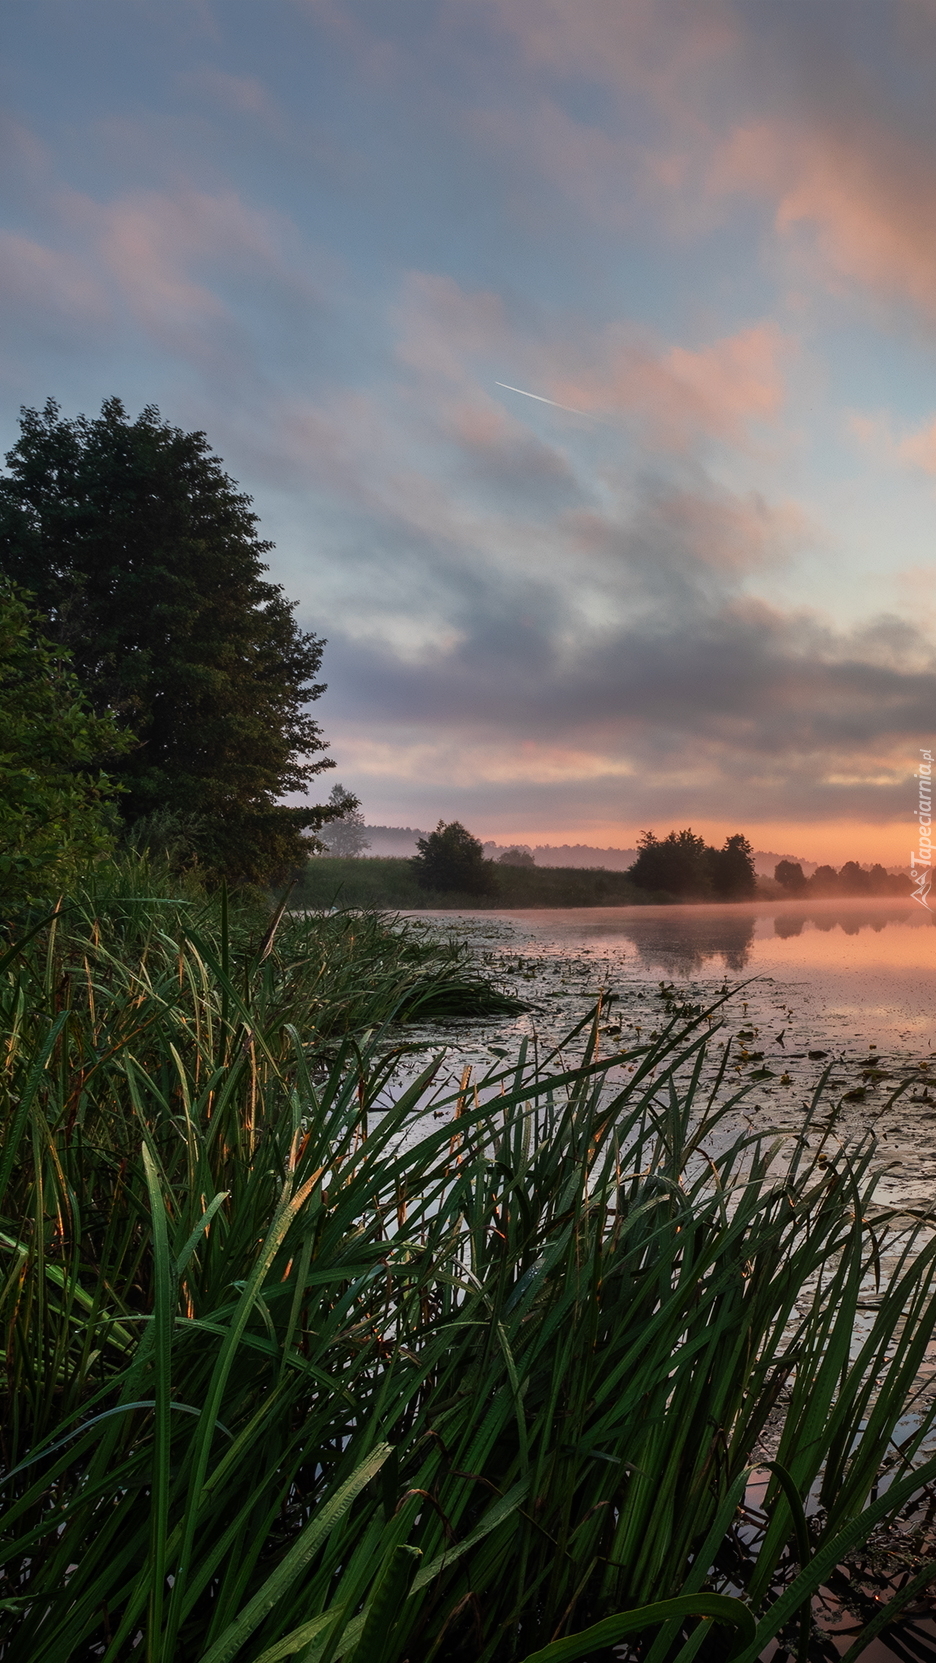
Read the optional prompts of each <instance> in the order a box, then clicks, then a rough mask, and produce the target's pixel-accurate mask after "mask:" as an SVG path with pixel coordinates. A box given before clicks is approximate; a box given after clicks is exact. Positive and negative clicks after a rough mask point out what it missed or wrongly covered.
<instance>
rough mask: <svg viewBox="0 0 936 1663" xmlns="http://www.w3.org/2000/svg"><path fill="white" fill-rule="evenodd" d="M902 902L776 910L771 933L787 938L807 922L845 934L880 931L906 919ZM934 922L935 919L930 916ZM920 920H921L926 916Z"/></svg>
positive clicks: (802, 928)
mask: <svg viewBox="0 0 936 1663" xmlns="http://www.w3.org/2000/svg"><path fill="white" fill-rule="evenodd" d="M907 921H908V920H907V908H906V906H895V907H884V906H878V907H876V908H875V909H874V911H873V912H869V911H868V910H867V908H858V907H854V906H851V907H850V906H847V905H841V906H833V907H831V908H830V907H828V906H826V907H809V906H804V907H797V908H796V909H795V910H792V909H791V910H790V911H789V912H783V913H779V914H778V915H777V917H776V918H775V919H774V921H773V924H774V935H778V936H779V937H780V939H781V941H787V940H789V938H790V937H791V936H794V935H802V933H803V930H804V929H805V928H806V926H807V925H811V926H812V928H813V929H815V930H835V929H840V930H844V931H845V934H846V935H858V934H860V932H861V931H862V930H874V931H875V932H876V933H880V931H881V930H883V929H885V928H886V926H887V925H888V924H906V923H907ZM930 921H931V922H934V923H936V919H931V920H930ZM922 922H923V923H924V924H925V923H926V919H925V918H924V919H923V920H922Z"/></svg>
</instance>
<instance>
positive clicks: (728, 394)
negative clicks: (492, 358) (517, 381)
mask: <svg viewBox="0 0 936 1663" xmlns="http://www.w3.org/2000/svg"><path fill="white" fill-rule="evenodd" d="M788 348H789V342H788V340H787V338H786V337H785V336H784V335H783V334H782V332H781V331H780V329H779V328H778V327H777V326H776V324H774V323H771V322H765V323H760V324H754V325H751V326H749V327H748V328H746V329H742V330H740V331H739V332H738V333H737V334H735V335H729V336H726V337H724V338H723V339H721V340H718V341H714V342H712V343H711V345H709V346H704V347H700V348H698V349H691V348H687V347H680V346H672V347H670V348H668V349H666V350H664V351H661V352H659V353H657V354H654V353H652V352H651V351H649V350H648V349H647V348H646V347H644V346H641V345H637V344H635V343H634V342H633V341H631V340H630V339H628V338H627V337H626V336H624V335H623V332H622V331H620V330H616V331H614V332H612V334H611V336H610V337H609V339H608V340H607V342H606V343H605V348H604V351H603V352H602V353H601V354H600V355H596V356H599V357H600V359H601V362H600V363H599V365H598V366H596V367H595V368H592V369H588V370H585V371H579V372H576V373H573V374H571V375H563V376H559V377H555V378H554V379H553V380H552V381H551V383H550V390H551V392H552V396H553V397H555V398H556V399H557V400H558V401H559V402H560V403H562V404H570V405H574V406H576V407H577V408H579V409H582V410H586V411H595V412H602V413H607V414H610V413H612V412H621V413H626V414H635V413H636V414H639V415H640V416H641V417H642V418H644V419H647V420H649V421H650V422H651V424H652V427H653V432H654V438H655V439H656V440H657V441H658V442H659V443H662V444H664V445H666V446H667V447H668V448H671V449H676V450H681V449H685V448H686V446H687V445H688V444H690V443H691V442H692V440H693V439H695V438H696V437H697V436H699V435H700V434H704V435H707V436H710V437H712V438H719V439H727V440H731V441H733V442H735V443H738V442H742V441H743V440H744V438H745V436H746V431H747V428H748V425H749V424H750V423H751V422H752V421H767V420H770V419H772V418H773V417H775V416H776V415H777V414H778V413H779V411H780V408H781V406H782V403H783V396H784V382H783V373H782V360H783V356H784V354H785V352H786V351H787V350H788Z"/></svg>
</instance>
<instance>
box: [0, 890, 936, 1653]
mask: <svg viewBox="0 0 936 1663" xmlns="http://www.w3.org/2000/svg"><path fill="white" fill-rule="evenodd" d="M130 887H132V886H128V887H126V888H125V891H124V892H123V893H116V894H115V893H110V895H109V896H108V895H97V896H95V895H94V894H90V895H86V896H85V897H84V898H83V899H82V898H78V899H77V900H76V901H75V902H74V903H73V904H72V905H71V906H70V907H69V908H68V909H67V910H64V911H63V912H62V913H61V914H60V915H59V916H58V917H57V918H56V919H54V920H52V921H51V922H50V923H48V924H46V925H45V926H43V927H41V928H39V929H38V930H37V932H36V933H35V935H34V936H33V938H32V939H31V940H28V941H25V942H23V943H22V944H16V945H13V946H11V947H10V949H9V950H8V952H7V953H6V954H5V955H4V956H3V958H2V959H0V977H2V1018H0V1020H2V1038H3V1044H4V1059H5V1069H4V1077H3V1090H4V1097H3V1103H2V1125H3V1142H2V1155H0V1251H2V1266H3V1279H2V1285H0V1322H2V1335H3V1357H2V1370H3V1373H2V1379H0V1390H2V1394H3V1402H2V1411H3V1412H2V1416H0V1420H2V1426H3V1431H2V1446H0V1448H2V1472H0V1484H2V1489H0V1568H2V1573H3V1580H2V1583H0V1617H2V1624H3V1627H2V1633H3V1642H2V1656H3V1657H4V1658H5V1659H8V1660H9V1663H26V1660H27V1659H28V1663H53V1660H54V1663H71V1660H79V1659H80V1660H82V1663H84V1660H85V1659H90V1658H92V1657H94V1658H103V1659H105V1663H117V1660H118V1659H121V1660H122V1659H124V1658H128V1657H132V1656H140V1657H145V1658H146V1659H147V1660H148V1663H170V1660H171V1663H196V1660H197V1663H226V1660H228V1659H242V1660H244V1663H276V1660H278V1659H281V1658H286V1657H296V1658H301V1659H304V1660H306V1663H313V1660H314V1663H332V1660H334V1659H338V1658H341V1659H346V1660H349V1663H352V1660H353V1663H364V1660H365V1659H366V1660H367V1663H404V1660H406V1659H408V1660H410V1663H416V1660H419V1663H424V1660H429V1659H433V1658H438V1659H445V1660H446V1663H455V1660H461V1659H465V1660H467V1659H471V1660H472V1663H506V1660H508V1659H524V1658H528V1656H529V1654H534V1655H535V1656H536V1657H538V1658H539V1657H541V1658H542V1660H543V1663H546V1660H547V1659H548V1660H550V1663H560V1659H569V1660H570V1659H573V1658H578V1657H580V1656H586V1655H590V1654H594V1653H595V1651H596V1649H597V1648H604V1649H605V1650H606V1649H607V1647H608V1646H609V1645H610V1644H611V1643H612V1642H613V1641H615V1640H617V1639H619V1638H621V1637H623V1636H624V1635H625V1634H626V1633H629V1632H633V1631H634V1630H635V1629H639V1628H646V1627H647V1625H648V1624H652V1625H655V1627H656V1630H657V1637H656V1640H655V1641H654V1642H653V1644H652V1646H651V1648H650V1652H649V1658H650V1659H651V1660H652V1663H658V1660H659V1659H662V1658H663V1657H664V1655H671V1654H672V1651H673V1649H674V1647H676V1646H678V1643H679V1636H680V1634H681V1633H682V1631H683V1627H684V1625H685V1623H686V1622H687V1620H688V1619H689V1618H690V1614H691V1613H695V1614H696V1615H698V1616H701V1617H702V1618H703V1619H707V1620H712V1619H716V1620H719V1619H720V1620H721V1621H722V1622H723V1623H724V1624H725V1625H726V1628H727V1631H728V1632H729V1633H730V1632H732V1631H733V1632H734V1634H735V1637H736V1639H735V1644H736V1649H737V1650H738V1651H739V1655H742V1656H743V1657H744V1658H745V1659H749V1660H751V1659H753V1658H754V1656H756V1655H757V1650H758V1649H759V1648H762V1647H763V1644H764V1643H765V1641H766V1639H767V1638H768V1637H769V1636H770V1635H772V1634H774V1633H776V1632H778V1631H780V1630H781V1629H783V1628H784V1626H785V1625H788V1624H789V1623H790V1622H791V1621H792V1620H794V1619H795V1620H799V1618H800V1615H801V1612H802V1610H803V1607H804V1601H808V1598H809V1595H810V1593H811V1592H812V1591H813V1589H814V1588H815V1587H818V1586H819V1585H820V1583H821V1582H822V1580H823V1577H824V1576H826V1575H828V1574H829V1572H830V1571H831V1569H832V1568H833V1567H834V1566H835V1565H836V1564H837V1563H838V1562H839V1560H840V1559H841V1558H842V1557H843V1555H844V1554H845V1552H847V1550H848V1548H849V1547H850V1546H853V1545H854V1544H856V1543H858V1542H859V1541H861V1540H863V1539H864V1537H865V1536H866V1535H867V1534H868V1533H869V1532H870V1531H871V1530H872V1529H873V1528H874V1526H875V1524H876V1523H878V1522H879V1521H880V1520H881V1519H883V1518H886V1517H888V1516H890V1514H892V1513H894V1512H896V1510H897V1509H899V1508H900V1507H901V1506H902V1505H904V1503H905V1502H906V1499H907V1497H908V1495H909V1494H910V1493H911V1492H912V1491H913V1489H914V1488H916V1487H919V1486H920V1485H921V1484H922V1483H924V1482H926V1481H928V1480H929V1479H930V1478H932V1477H936V1463H934V1462H933V1461H923V1460H921V1454H920V1452H921V1444H922V1441H923V1439H924V1436H925V1433H926V1430H927V1426H928V1416H927V1414H926V1413H921V1414H920V1416H919V1419H918V1424H917V1425H916V1427H915V1429H914V1431H913V1433H912V1435H911V1436H910V1437H909V1438H908V1439H906V1440H905V1441H904V1443H903V1444H902V1445H901V1447H900V1448H899V1449H898V1448H897V1447H895V1445H894V1442H893V1439H894V1435H895V1427H896V1425H897V1422H898V1420H899V1418H900V1416H901V1415H902V1414H903V1413H904V1412H905V1410H906V1407H907V1403H908V1401H909V1399H910V1398H911V1396H912V1394H913V1391H914V1390H915V1382H916V1381H917V1378H918V1375H919V1371H920V1368H921V1364H922V1363H923V1360H924V1357H925V1353H926V1346H927V1342H928V1340H929V1337H930V1335H931V1333H932V1331H933V1327H934V1321H936V1240H934V1239H933V1238H932V1236H931V1235H930V1234H928V1233H927V1232H926V1229H925V1226H924V1224H923V1222H922V1221H920V1223H919V1224H918V1226H916V1227H912V1226H911V1228H910V1229H909V1231H908V1230H907V1229H906V1221H905V1220H904V1221H903V1222H901V1221H900V1220H899V1219H897V1218H896V1217H890V1216H889V1215H888V1214H886V1213H885V1212H883V1211H882V1210H880V1209H875V1208H874V1207H873V1204H872V1190H873V1185H874V1170H873V1145H872V1144H871V1143H870V1141H868V1142H865V1143H864V1144H862V1145H861V1146H860V1147H858V1148H855V1149H853V1150H852V1151H850V1152H849V1151H843V1150H841V1149H839V1148H838V1147H837V1145H836V1143H835V1139H834V1135H833V1133H832V1131H831V1130H830V1129H829V1127H828V1125H823V1126H821V1127H820V1126H819V1125H818V1124H817V1122H816V1120H815V1118H814V1117H812V1118H810V1119H808V1120H807V1122H806V1123H805V1125H803V1126H801V1127H796V1128H792V1129H791V1130H790V1131H788V1132H787V1133H785V1134H777V1136H775V1137H773V1136H762V1135H753V1134H750V1135H748V1134H746V1135H745V1136H743V1137H741V1138H737V1139H729V1138H728V1137H727V1136H724V1135H722V1134H721V1133H720V1126H721V1124H722V1121H723V1118H724V1115H725V1113H726V1112H727V1111H728V1110H730V1108H731V1107H732V1105H733V1104H736V1102H737V1100H738V1097H739V1096H740V1095H741V1094H740V1093H735V1094H734V1096H732V1094H731V1092H730V1091H729V1090H728V1088H727V1085H726V1074H725V1071H724V1069H723V1071H722V1075H721V1079H720V1081H719V1082H716V1084H715V1086H714V1087H712V1086H706V1087H705V1088H704V1089H703V1086H702V1068H703V1059H704V1056H705V1051H706V1046H707V1045H711V1043H712V1042H711V1041H710V1040H709V1038H708V1025H707V1023H706V1022H705V1021H704V1020H703V1018H702V1017H695V1016H685V1015H674V1017H673V1019H672V1020H671V1022H670V1023H669V1024H668V1026H667V1027H666V1029H665V1031H664V1033H663V1034H662V1035H661V1036H660V1037H659V1038H657V1039H656V1040H654V1041H653V1042H652V1043H651V1044H648V1045H642V1046H637V1047H635V1048H632V1049H630V1050H628V1051H627V1052H625V1053H622V1054H620V1055H611V1056H606V1057H599V1055H598V1053H597V1027H598V1024H597V1023H596V1024H594V1025H593V1026H592V1028H591V1029H590V1030H589V1029H588V1028H587V1027H585V1028H583V1030H581V1032H580V1033H579V1035H578V1036H577V1041H578V1043H579V1047H580V1049H579V1060H578V1062H577V1063H576V1064H575V1066H568V1067H567V1066H564V1064H563V1062H562V1058H561V1057H560V1055H559V1054H558V1053H557V1054H553V1055H547V1056H543V1057H540V1058H539V1059H537V1058H535V1057H534V1056H533V1055H532V1053H531V1051H530V1050H529V1049H523V1050H522V1051H521V1054H520V1057H519V1059H518V1061H517V1062H516V1064H514V1065H511V1066H510V1067H509V1068H503V1069H501V1070H500V1071H498V1072H493V1073H492V1074H491V1075H490V1076H488V1077H487V1078H486V1079H484V1080H482V1081H478V1082H476V1083H474V1082H472V1080H471V1079H470V1077H469V1075H468V1074H467V1072H465V1073H463V1075H462V1078H461V1082H460V1084H459V1085H458V1086H457V1087H440V1088H439V1089H438V1090H437V1092H436V1095H435V1097H434V1098H433V1096H432V1093H433V1081H434V1078H435V1077H436V1076H437V1074H438V1061H437V1060H433V1061H430V1062H429V1063H428V1064H427V1065H426V1066H425V1067H424V1068H423V1069H422V1071H421V1073H420V1074H419V1075H418V1077H417V1078H415V1079H413V1080H412V1081H411V1082H410V1083H409V1084H408V1085H403V1084H400V1083H399V1082H398V1080H397V1076H396V1074H395V1068H396V1064H397V1061H398V1053H399V1046H400V1035H401V1030H400V1028H399V1026H398V1025H396V1024H395V1022H394V1018H395V1017H397V1016H399V1014H400V1011H401V1010H405V1009H406V1008H407V1001H410V1003H411V1006H412V1003H413V1002H414V1001H416V1000H417V990H418V988H419V987H420V985H422V987H423V992H422V993H421V994H418V1000H419V1001H421V1008H422V1009H423V1010H425V1009H431V1008H432V1000H433V997H434V995H433V992H432V983H431V977H430V978H429V979H428V980H427V961H426V958H425V954H424V951H423V949H424V947H425V943H423V945H422V946H420V944H419V943H415V944H414V943H413V942H411V941H409V940H408V938H407V936H406V935H403V936H401V937H399V938H397V937H395V936H394V932H393V931H391V930H389V928H388V926H387V925H386V924H384V923H382V922H381V921H380V920H376V919H357V920H355V919H353V918H348V917H344V918H338V919H336V920H321V919H319V920H307V919H298V920H295V921H292V922H290V921H289V920H288V919H285V918H282V919H279V920H278V921H277V920H276V919H274V920H271V921H270V923H269V925H267V926H266V927H265V929H264V931H263V933H262V935H260V936H258V935H257V934H256V933H255V931H254V926H253V925H252V923H251V920H250V919H249V918H247V917H244V916H238V917H237V918H235V917H234V916H233V915H232V914H231V913H229V911H228V909H227V907H226V904H225V902H224V898H223V896H222V897H220V898H219V900H218V901H217V902H216V903H214V904H213V905H212V906H211V907H208V908H207V909H206V908H205V907H203V909H202V912H201V914H199V913H198V908H197V905H196V904H195V903H194V902H193V903H192V904H191V905H186V904H185V902H184V899H181V900H180V899H179V898H175V899H173V898H172V897H164V896H163V897H161V896H159V895H156V894H150V895H148V896H147V895H134V894H133V893H131V892H130ZM329 930H331V931H333V932H334V933H333V935H331V936H329V934H328V932H329ZM358 931H359V932H360V933H359V934H358V933H355V932H358ZM352 934H353V936H354V940H353V944H352V942H351V935H352ZM390 937H394V939H393V940H391V939H390ZM362 941H363V942H364V943H365V944H366V948H367V952H368V953H369V954H371V961H370V969H369V971H365V968H364V967H365V963H366V961H365V959H364V958H363V957H362V956H358V957H356V956H355V955H360V953H361V943H362ZM378 946H381V948H382V950H383V951H384V952H385V954H386V959H385V962H384V966H383V969H381V965H380V962H379V956H378V957H377V958H375V956H374V954H375V949H376V947H378ZM329 955H331V956H329ZM343 955H344V956H343ZM395 955H396V956H395ZM408 955H409V956H408ZM421 955H422V956H421ZM329 967H330V968H329ZM433 968H434V969H435V970H436V971H438V972H439V976H438V980H437V983H436V984H435V985H436V986H437V988H438V989H440V990H444V987H445V975H446V973H447V972H446V966H445V962H444V959H443V961H441V962H438V963H436V964H435V966H434V967H433V966H432V965H431V964H430V965H429V966H428V969H429V970H432V969H433ZM420 977H421V978H422V983H420ZM342 978H344V980H343V979H342ZM382 978H383V979H382ZM365 984H366V985H365ZM394 986H395V987H396V990H397V991H396V993H395V994H394V992H393V987H394ZM368 989H370V991H371V992H372V994H373V1007H372V1012H371V1022H370V1028H369V1031H368V1020H367V1017H368V1002H367V1001H368ZM445 997H447V995H445V994H444V992H440V998H441V1000H442V1002H443V1004H444V1000H445ZM575 1042H576V1036H572V1038H571V1039H570V1045H572V1044H574V1043H575ZM564 1054H567V1053H564ZM435 1116H441V1118H440V1119H437V1118H435ZM901 1230H903V1234H901ZM869 1277H870V1278H872V1280H873V1279H874V1278H877V1279H878V1282H879V1286H878V1288H877V1291H876V1293H875V1295H874V1299H873V1301H871V1302H870V1303H873V1310H870V1311H867V1312H864V1313H863V1320H864V1321H865V1322H866V1329H865V1330H864V1331H862V1333H861V1334H859V1332H858V1328H857V1326H856V1322H857V1314H858V1310H859V1307H860V1306H862V1305H863V1304H864V1303H868V1302H869V1301H868V1300H867V1297H866V1296H867V1292H868V1286H867V1284H868V1279H869ZM771 1416H773V1417H777V1416H779V1417H780V1419H781V1421H782V1431H781V1433H780V1438H779V1448H778V1450H777V1457H776V1462H775V1464H774V1467H773V1478H772V1487H771V1490H770V1491H769V1492H768V1497H767V1507H768V1512H769V1514H770V1524H769V1527H768V1528H767V1530H766V1533H765V1536H764V1539H763V1542H762V1544H761V1547H760V1552H759V1555H758V1557H757V1559H756V1561H755V1562H754V1564H753V1567H752V1566H751V1564H750V1562H749V1561H748V1562H745V1561H744V1560H743V1556H741V1555H739V1553H738V1552H737V1526H738V1521H739V1513H738V1508H739V1503H740V1500H741V1497H742V1493H743V1491H744V1487H745V1484H746V1482H747V1479H748V1473H749V1468H750V1464H751V1462H752V1459H755V1458H756V1456H755V1451H756V1449H757V1444H758V1439H759V1438H760V1436H761V1434H762V1432H763V1430H764V1428H765V1426H766V1425H767V1423H768V1420H769V1419H770V1417H771ZM882 1471H886V1473H887V1479H886V1481H885V1482H886V1483H887V1485H888V1487H887V1488H886V1489H885V1488H884V1487H883V1485H882V1482H881V1479H880V1474H881V1473H882ZM817 1484H819V1485H820V1501H821V1512H820V1513H819V1514H817V1515H816V1516H815V1517H814V1518H811V1519H809V1520H807V1519H806V1517H805V1514H804V1509H803V1500H804V1498H805V1497H806V1496H807V1494H808V1492H809V1491H810V1489H811V1488H812V1487H814V1486H815V1485H817ZM869 1498H871V1499H869ZM739 1567H740V1570H739ZM739 1576H741V1577H742V1578H743V1583H739V1581H738V1580H737V1579H738V1577H739ZM726 1588H727V1590H728V1591H727V1592H726ZM739 1594H740V1597H739ZM674 1601H675V1603H670V1602H674ZM589 1627H591V1628H592V1629H593V1630H594V1632H593V1633H592V1634H591V1635H588V1634H584V1633H582V1632H581V1631H583V1630H586V1629H588V1628H589ZM708 1631H709V1628H708V1621H706V1623H705V1626H704V1628H703V1630H698V1631H696V1632H695V1633H693V1634H691V1635H689V1637H688V1639H687V1641H686V1648H684V1655H685V1656H686V1658H688V1657H689V1656H690V1655H691V1653H692V1652H693V1651H694V1650H695V1649H696V1647H697V1645H698V1641H699V1639H700V1637H701V1635H702V1633H703V1632H708ZM804 1632H805V1630H804Z"/></svg>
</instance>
